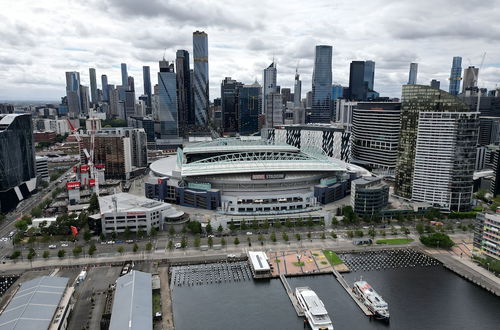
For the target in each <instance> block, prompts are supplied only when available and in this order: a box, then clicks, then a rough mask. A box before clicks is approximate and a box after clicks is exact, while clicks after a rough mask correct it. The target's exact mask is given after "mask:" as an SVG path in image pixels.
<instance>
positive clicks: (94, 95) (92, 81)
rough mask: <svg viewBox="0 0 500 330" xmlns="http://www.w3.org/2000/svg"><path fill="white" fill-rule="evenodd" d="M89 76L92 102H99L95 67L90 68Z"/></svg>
mask: <svg viewBox="0 0 500 330" xmlns="http://www.w3.org/2000/svg"><path fill="white" fill-rule="evenodd" d="M89 77H90V99H91V101H92V104H97V80H96V76H95V69H94V68H90V69H89Z"/></svg>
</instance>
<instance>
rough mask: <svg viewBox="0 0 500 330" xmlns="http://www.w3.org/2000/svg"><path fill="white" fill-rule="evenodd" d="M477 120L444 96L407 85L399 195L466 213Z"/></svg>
mask: <svg viewBox="0 0 500 330" xmlns="http://www.w3.org/2000/svg"><path fill="white" fill-rule="evenodd" d="M478 116H479V114H478V113H474V112H470V111H469V108H468V106H467V104H465V103H464V102H462V101H461V100H460V99H459V98H457V97H455V96H453V95H450V94H448V93H446V92H444V91H442V90H438V89H435V88H431V87H430V86H423V85H404V86H403V92H402V102H401V130H400V139H399V149H398V160H397V165H396V180H395V194H396V195H399V196H401V197H404V198H408V199H412V200H415V201H419V202H427V203H429V204H431V205H433V206H434V207H438V208H441V209H444V210H449V211H463V210H468V209H469V208H470V201H471V197H472V196H471V195H472V185H473V183H472V174H473V172H474V167H475V155H476V144H477V139H478V134H479V120H478Z"/></svg>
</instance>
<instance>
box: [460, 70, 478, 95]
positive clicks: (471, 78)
mask: <svg viewBox="0 0 500 330" xmlns="http://www.w3.org/2000/svg"><path fill="white" fill-rule="evenodd" d="M478 75H479V68H476V67H473V66H469V67H468V68H467V69H465V70H464V83H463V84H462V93H464V94H465V91H467V90H473V89H474V88H476V87H477V77H478Z"/></svg>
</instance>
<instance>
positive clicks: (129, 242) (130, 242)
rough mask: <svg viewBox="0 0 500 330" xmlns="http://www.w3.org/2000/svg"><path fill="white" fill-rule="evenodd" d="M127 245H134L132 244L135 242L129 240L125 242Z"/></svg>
mask: <svg viewBox="0 0 500 330" xmlns="http://www.w3.org/2000/svg"><path fill="white" fill-rule="evenodd" d="M125 243H127V244H132V243H134V240H133V239H128V240H126V241H125Z"/></svg>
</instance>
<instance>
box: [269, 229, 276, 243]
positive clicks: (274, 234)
mask: <svg viewBox="0 0 500 330" xmlns="http://www.w3.org/2000/svg"><path fill="white" fill-rule="evenodd" d="M270 239H271V241H272V242H273V243H276V233H275V232H274V231H273V232H272V233H271V236H270Z"/></svg>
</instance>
